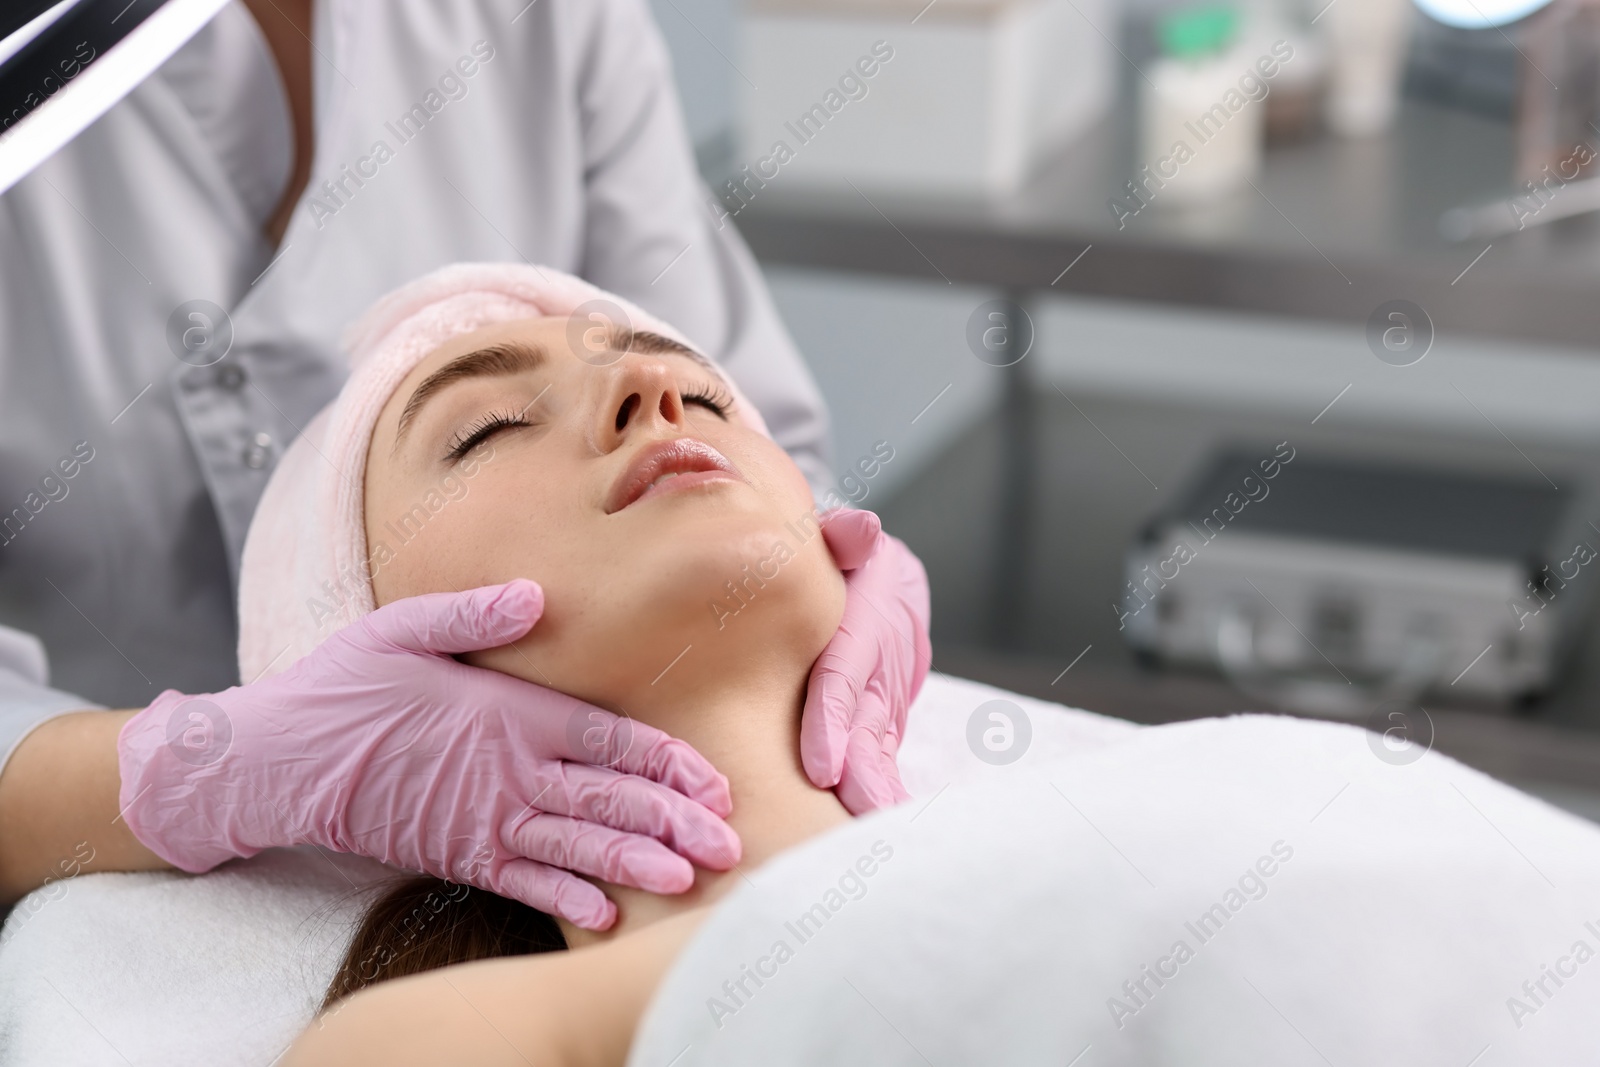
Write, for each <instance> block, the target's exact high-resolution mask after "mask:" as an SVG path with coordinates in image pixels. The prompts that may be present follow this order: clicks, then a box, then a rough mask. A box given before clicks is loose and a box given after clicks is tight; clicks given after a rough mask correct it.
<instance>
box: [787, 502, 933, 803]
mask: <svg viewBox="0 0 1600 1067" xmlns="http://www.w3.org/2000/svg"><path fill="white" fill-rule="evenodd" d="M822 536H823V537H824V538H825V539H826V540H827V542H828V549H829V551H831V552H832V553H833V558H834V561H835V562H836V563H838V564H839V569H840V570H842V571H844V572H845V576H844V577H845V601H844V619H843V620H842V621H841V622H840V624H839V632H838V633H837V634H835V635H834V637H833V640H832V641H830V642H828V647H827V648H825V649H823V650H822V655H821V656H819V657H818V658H817V662H816V666H814V667H812V669H811V684H810V687H809V688H808V690H807V693H806V706H805V711H804V713H803V714H802V716H801V719H800V760H801V763H802V764H803V765H804V766H805V769H806V776H807V777H809V778H810V779H811V781H812V782H813V783H814V784H815V785H817V786H818V787H819V788H822V789H833V790H835V792H836V793H837V794H838V796H839V799H840V801H841V802H843V804H844V806H845V807H846V808H849V809H850V811H851V813H853V814H855V815H861V814H863V813H865V812H868V811H871V810H873V809H874V808H879V807H884V806H887V805H889V804H897V803H899V802H900V801H902V800H905V799H906V798H907V797H908V796H910V794H909V793H907V792H906V787H905V786H903V785H901V784H900V771H899V769H898V768H897V767H896V765H895V753H896V752H897V751H899V748H900V738H901V735H902V734H903V733H904V732H905V726H906V710H907V709H908V708H910V707H911V702H912V701H913V700H914V699H916V696H917V692H918V691H919V690H920V689H921V688H922V682H923V679H925V678H926V677H927V676H928V667H929V666H930V665H931V664H932V662H933V648H932V646H931V645H930V644H929V641H928V621H929V619H930V618H931V617H932V612H931V611H930V609H929V604H928V575H927V572H926V571H924V570H923V569H922V563H921V561H920V560H918V559H917V557H916V556H914V555H912V554H911V550H910V549H909V548H907V547H906V546H905V544H904V543H902V542H901V541H899V540H897V539H896V538H893V537H890V536H889V535H888V534H886V533H884V532H883V527H882V524H881V523H880V522H879V521H878V516H876V515H874V514H873V513H872V512H870V511H856V510H854V509H850V508H841V509H838V510H836V511H831V512H829V513H828V514H827V515H825V516H823V519H822Z"/></svg>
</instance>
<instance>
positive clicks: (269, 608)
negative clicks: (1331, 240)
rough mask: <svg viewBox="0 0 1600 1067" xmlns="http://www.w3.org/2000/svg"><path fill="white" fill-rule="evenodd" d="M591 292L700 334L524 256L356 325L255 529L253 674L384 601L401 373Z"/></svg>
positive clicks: (460, 269)
mask: <svg viewBox="0 0 1600 1067" xmlns="http://www.w3.org/2000/svg"><path fill="white" fill-rule="evenodd" d="M590 301H604V302H605V304H604V305H602V308H603V311H602V313H603V314H604V315H605V317H606V320H607V321H613V322H614V321H615V320H616V317H617V315H618V313H619V312H620V315H621V317H622V319H623V323H622V324H624V325H628V326H631V327H632V328H634V329H636V330H648V331H651V332H653V333H659V334H662V335H663V336H666V337H670V338H672V339H673V340H676V341H681V342H683V343H684V344H689V343H690V342H689V341H688V339H687V338H685V337H684V336H683V335H682V334H680V333H678V331H676V330H674V329H673V328H672V327H671V326H668V325H667V324H666V323H664V322H662V321H661V320H659V319H657V318H655V317H654V316H652V315H650V314H649V313H648V312H645V311H643V310H642V309H640V308H638V307H636V306H635V305H633V304H631V303H629V302H628V301H627V300H624V299H623V298H621V297H619V296H614V295H612V294H611V293H607V292H606V291H604V290H603V289H599V288H597V287H595V286H593V285H590V284H589V283H588V282H586V281H583V280H582V279H580V278H575V277H573V276H572V275H570V274H564V273H562V272H561V271H557V270H553V269H551V268H549V267H537V266H528V265H526V264H521V263H458V264H455V265H453V266H449V267H443V268H441V269H439V270H436V271H434V272H433V273H431V274H428V275H426V276H424V277H422V278H419V279H417V280H416V281H414V282H411V283H410V284H408V285H403V286H401V287H400V288H399V289H396V290H395V291H394V292H392V293H390V294H389V295H388V296H385V297H383V298H382V299H380V300H379V301H378V302H377V303H375V304H374V305H373V306H372V307H371V308H370V309H368V311H367V312H366V314H364V315H363V316H362V317H361V318H360V319H359V320H357V321H356V322H355V323H354V324H353V325H352V326H351V327H350V329H349V330H348V331H347V332H346V334H345V337H344V347H345V349H346V351H347V352H348V353H349V360H350V367H351V372H350V379H349V380H348V381H347V382H346V383H345V386H344V389H343V390H341V391H340V393H339V395H338V397H337V398H335V400H334V401H333V403H331V404H329V405H328V406H327V407H326V408H324V409H323V410H322V411H321V412H320V413H319V414H318V415H317V416H316V418H314V419H312V420H311V423H310V424H309V425H308V426H307V427H306V429H305V432H304V433H303V434H301V435H300V437H298V438H297V439H296V440H295V442H294V443H293V444H292V445H291V446H290V447H289V449H288V451H287V452H285V453H284V456H283V459H282V461H281V462H280V463H279V464H278V467H277V470H275V471H274V472H273V474H272V478H271V480H270V481H269V482H268V483H267V489H266V492H265V493H264V494H263V495H262V497H261V503H260V505H259V506H258V507H257V509H256V514H255V518H254V520H253V521H252V522H251V524H250V532H249V534H248V535H247V536H246V538H245V544H244V555H243V558H242V560H241V562H240V565H239V675H240V678H241V679H242V680H243V681H245V682H247V683H248V682H253V681H256V680H257V679H258V678H261V677H264V676H266V675H268V674H275V673H277V672H278V671H281V670H283V669H284V668H286V667H288V666H289V664H291V663H293V662H294V661H295V660H297V659H299V658H300V657H301V656H304V655H305V654H306V653H308V652H310V651H311V650H312V649H313V648H315V647H316V646H317V645H319V644H321V643H322V641H323V640H325V639H326V638H327V637H328V635H330V634H332V633H333V632H334V631H336V630H339V629H342V628H343V627H345V626H347V625H349V624H350V623H352V622H354V621H355V620H357V619H359V618H360V617H361V616H363V615H365V614H367V613H368V612H370V611H372V610H373V609H374V607H375V606H376V605H375V604H374V602H373V594H372V564H371V563H370V562H369V559H368V555H367V551H368V550H367V536H366V515H365V507H364V487H365V479H366V463H367V447H368V445H369V444H370V442H371V440H372V432H373V428H374V426H375V425H376V424H377V421H378V414H379V412H380V411H382V409H383V406H384V404H386V403H387V402H388V400H389V397H390V396H391V395H392V394H393V393H394V390H395V388H396V387H397V386H398V385H399V384H400V382H401V380H402V379H404V378H405V376H406V375H407V374H409V373H411V371H412V370H413V369H414V368H415V367H416V366H417V364H418V363H420V362H421V361H422V360H423V358H424V357H426V356H427V355H428V354H429V353H430V352H433V351H434V350H435V349H437V348H438V347H439V346H440V345H442V344H444V343H445V342H446V341H448V340H450V339H451V338H452V337H458V336H460V335H461V334H464V333H471V332H472V331H474V330H477V329H481V328H482V327H484V326H487V325H490V324H492V323H496V322H506V321H510V320H514V319H527V318H539V317H545V316H555V315H561V316H566V315H571V314H573V313H574V312H575V311H577V310H578V309H579V308H581V307H582V306H583V305H584V304H587V303H589V302H590ZM585 310H590V309H585ZM723 377H724V379H725V380H726V379H727V376H726V375H725V374H724V375H723ZM727 385H728V389H729V391H730V392H732V393H733V395H734V400H735V403H736V406H737V407H738V409H739V410H740V412H742V413H743V415H744V417H745V421H746V422H747V423H748V424H749V425H750V426H751V427H752V428H754V429H756V430H757V431H759V432H760V433H763V434H766V433H767V428H766V425H765V423H763V422H762V420H761V415H760V413H759V412H757V411H756V409H755V408H754V407H753V406H752V405H751V404H750V403H749V402H748V401H747V400H746V399H745V398H744V397H743V396H742V395H741V394H740V392H739V390H738V387H737V386H736V385H734V384H733V382H732V381H731V380H727Z"/></svg>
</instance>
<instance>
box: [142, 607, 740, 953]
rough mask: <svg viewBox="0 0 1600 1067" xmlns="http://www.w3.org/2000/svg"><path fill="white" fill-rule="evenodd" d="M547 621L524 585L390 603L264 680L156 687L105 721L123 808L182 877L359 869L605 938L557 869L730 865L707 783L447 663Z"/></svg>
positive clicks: (708, 774) (612, 876)
mask: <svg viewBox="0 0 1600 1067" xmlns="http://www.w3.org/2000/svg"><path fill="white" fill-rule="evenodd" d="M543 610H544V594H543V592H542V591H541V590H540V589H539V587H538V585H536V584H535V583H533V582H530V581H515V582H510V583H508V584H506V585H500V586H488V587H485V588H482V589H473V590H468V591H467V592H464V593H436V594H430V595H427V596H420V597H414V598H411V599H408V600H402V601H397V602H395V603H393V604H389V605H386V606H384V607H381V608H379V609H378V610H377V611H375V612H373V613H372V614H370V615H367V616H366V617H364V618H362V619H360V620H359V621H357V622H355V623H353V624H351V625H350V626H348V627H346V628H345V629H344V630H341V631H339V632H338V633H336V634H334V635H333V636H332V637H330V638H329V639H328V640H327V641H325V642H324V643H323V644H322V645H321V646H319V647H318V648H317V649H316V650H315V651H313V652H312V653H311V654H310V655H308V656H306V657H305V658H303V659H301V660H300V661H298V662H297V663H295V664H294V665H292V666H291V667H289V669H288V670H286V671H284V672H283V673H281V674H278V675H275V676H272V677H270V678H266V679H263V680H261V681H258V682H256V683H254V684H251V685H242V686H236V687H235V688H232V689H228V690H226V691H224V692H221V693H210V694H206V695H204V696H200V697H194V696H186V695H184V694H182V693H178V692H175V691H173V690H168V691H167V692H164V693H162V694H161V695H160V696H159V697H157V698H156V700H155V702H154V703H152V704H151V705H150V706H149V707H148V708H145V709H144V710H143V711H141V712H140V713H139V714H137V715H135V716H134V717H133V718H132V719H131V720H129V722H128V723H127V724H126V725H125V726H124V727H123V729H122V732H121V735H120V737H119V739H118V745H117V754H118V762H119V765H120V768H121V772H122V791H121V796H120V803H121V805H122V807H123V809H124V815H123V817H124V818H125V819H126V820H127V823H128V826H129V828H130V829H131V830H132V831H133V833H134V835H135V836H136V837H138V838H139V840H140V841H142V842H144V844H145V845H146V846H147V847H149V848H150V849H151V850H152V851H154V852H155V853H156V854H158V855H159V856H161V857H162V858H163V859H165V860H166V861H167V862H169V863H171V864H173V865H174V866H176V867H179V868H182V869H183V870H186V871H195V872H198V871H204V870H208V869H210V868H211V867H214V866H216V865H217V864H219V863H221V862H223V861H224V860H227V859H231V858H233V857H236V856H252V855H255V854H256V853H257V852H259V851H260V850H261V849H264V848H269V847H273V846H280V845H296V844H312V845H319V846H322V847H325V848H331V849H334V850H336V851H339V852H351V853H356V854H359V855H363V856H370V857H372V858H374V859H377V860H381V861H382V862H384V863H388V864H392V865H394V866H398V867H403V868H407V869H410V870H417V871H424V872H426V873H428V874H432V875H434V876H436V877H440V878H449V879H452V880H455V881H458V882H464V883H468V884H471V885H475V886H478V887H479V888H482V889H487V890H489V891H491V892H494V893H498V894H500V895H502V896H506V897H512V898H515V899H517V900H520V901H522V902H524V903H526V904H529V905H531V906H532V907H535V908H538V909H540V910H542V911H546V912H550V913H553V914H556V915H560V916H562V917H563V918H565V919H567V920H568V921H570V922H573V923H575V924H576V925H578V926H582V927H585V928H588V929H595V930H603V929H605V928H607V927H609V926H610V925H611V924H612V923H613V922H615V920H616V905H614V904H613V903H612V902H611V901H610V900H609V899H607V897H606V896H605V894H604V893H602V892H601V891H600V890H599V889H598V888H596V887H595V886H594V885H592V884H590V883H589V882H586V881H584V880H583V879H581V878H578V877H576V876H575V875H574V874H573V873H571V872H578V873H581V874H586V875H589V876H591V877H595V878H599V879H602V880H604V881H607V882H612V883H616V884H619V885H629V886H634V887H636V888H639V889H645V890H649V891H651V892H655V893H681V892H683V891H684V890H686V889H688V888H689V886H690V885H691V884H692V883H693V880H694V871H693V868H692V867H691V863H692V864H697V865H699V866H701V867H707V868H711V869H714V870H727V869H729V868H731V867H732V866H733V865H734V864H735V863H737V862H738V860H739V856H740V843H739V839H738V836H737V835H736V834H735V833H734V832H733V831H732V829H730V828H729V827H728V825H727V824H726V823H725V822H724V821H723V817H725V816H726V815H727V814H728V813H729V812H730V811H731V810H732V799H731V797H730V794H729V791H728V783H727V780H726V779H725V778H723V776H722V775H721V774H719V773H717V771H716V770H715V769H714V768H713V767H712V766H711V764H710V763H708V762H707V761H706V760H705V759H704V758H703V757H702V756H700V755H699V754H698V753H697V752H695V751H694V749H692V748H690V747H689V746H688V745H687V744H685V743H684V742H682V741H677V740H674V739H673V738H670V737H668V736H667V735H665V734H663V733H661V732H660V731H659V730H655V729H652V728H651V727H648V726H646V725H644V724H643V723H639V722H636V721H633V720H630V719H621V718H618V717H617V716H615V715H612V714H610V713H609V712H605V711H602V710H601V709H599V708H596V707H592V706H590V705H588V704H584V703H583V702H581V701H579V700H576V699H573V698H572V697H568V696H565V695H564V694H561V693H557V692H554V691H552V690H549V689H545V688H543V687H541V686H537V685H533V684H531V683H528V682H524V681H521V680H519V679H516V678H512V677H510V676H509V675H504V674H499V673H496V672H494V671H489V670H485V669H482V668H479V667H472V666H468V665H467V664H464V663H461V662H459V661H457V660H455V659H453V658H452V656H453V655H455V654H458V653H463V652H469V651H474V650H478V649H485V648H493V647H498V646H500V645H504V644H508V643H510V642H512V641H515V640H517V639H518V638H520V637H522V636H523V635H524V634H526V633H527V632H528V631H529V630H530V629H531V628H532V627H533V625H534V623H535V622H537V621H538V619H539V617H540V615H541V614H542V612H543Z"/></svg>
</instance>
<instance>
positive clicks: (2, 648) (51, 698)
mask: <svg viewBox="0 0 1600 1067" xmlns="http://www.w3.org/2000/svg"><path fill="white" fill-rule="evenodd" d="M99 706H100V705H98V704H96V703H94V702H93V701H92V700H85V699H84V698H83V697H80V696H75V695H73V694H72V693H66V692H62V691H61V690H59V689H51V688H50V662H49V660H48V658H47V657H46V656H45V651H44V645H43V643H41V642H40V640H39V639H38V638H37V637H35V636H33V635H32V634H29V633H23V632H22V631H21V630H13V629H12V628H11V627H9V626H0V773H4V771H5V766H6V764H7V763H8V762H10V760H11V753H13V752H15V751H16V749H17V746H18V745H20V744H21V743H22V739H23V738H24V737H27V736H28V734H30V733H32V732H33V730H34V729H35V728H36V727H38V726H41V725H43V724H44V723H46V722H48V721H49V720H50V719H53V718H55V717H56V716H58V715H64V714H66V713H67V712H69V711H84V710H87V709H91V708H98V707H99Z"/></svg>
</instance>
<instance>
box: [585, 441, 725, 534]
mask: <svg viewBox="0 0 1600 1067" xmlns="http://www.w3.org/2000/svg"><path fill="white" fill-rule="evenodd" d="M720 481H742V479H741V478H740V476H739V472H738V471H736V470H735V469H734V467H733V464H731V463H729V462H728V461H727V460H726V459H725V458H723V455H722V453H721V452H718V451H717V450H716V449H714V448H712V447H711V446H710V445H708V444H706V443H705V442H704V441H696V440H695V439H694V438H692V437H680V438H678V439H677V440H675V441H658V442H656V443H655V444H651V445H647V446H645V447H644V448H642V449H640V450H639V454H638V455H636V456H634V458H633V462H632V463H630V464H628V469H627V470H625V471H623V472H622V477H620V478H618V479H617V482H616V484H615V485H613V486H612V487H611V493H610V496H609V497H608V498H607V500H606V514H607V515H611V514H614V513H616V512H618V511H621V510H622V509H623V508H625V507H627V506H629V505H630V504H635V503H637V502H638V501H640V500H642V499H644V498H645V497H647V496H655V495H657V494H660V493H667V492H676V491H679V490H683V489H688V488H691V487H693V486H698V485H705V484H708V483H710V482H720Z"/></svg>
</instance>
